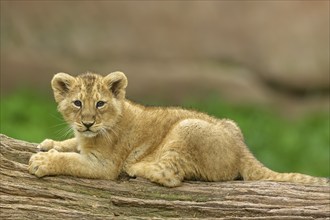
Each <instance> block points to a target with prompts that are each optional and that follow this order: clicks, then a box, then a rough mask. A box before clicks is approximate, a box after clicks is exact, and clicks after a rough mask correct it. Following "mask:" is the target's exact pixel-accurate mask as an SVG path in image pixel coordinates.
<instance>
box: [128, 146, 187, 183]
mask: <svg viewBox="0 0 330 220" xmlns="http://www.w3.org/2000/svg"><path fill="white" fill-rule="evenodd" d="M162 154H163V155H161V156H160V157H159V158H158V159H154V160H148V159H147V158H146V159H145V160H143V161H141V162H138V163H136V164H134V165H132V166H131V167H130V168H129V169H128V174H129V175H130V176H140V177H144V178H146V179H148V180H150V181H151V182H155V183H158V184H160V185H163V186H167V187H176V186H179V185H181V182H182V181H183V179H184V172H183V169H182V161H180V160H179V158H178V155H177V153H176V152H175V151H167V152H162Z"/></svg>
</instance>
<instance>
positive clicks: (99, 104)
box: [96, 101, 105, 108]
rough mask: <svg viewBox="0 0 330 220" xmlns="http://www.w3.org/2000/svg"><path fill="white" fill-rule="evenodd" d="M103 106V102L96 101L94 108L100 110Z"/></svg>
mask: <svg viewBox="0 0 330 220" xmlns="http://www.w3.org/2000/svg"><path fill="white" fill-rule="evenodd" d="M104 105H105V102H104V101H98V102H97V103H96V108H101V107H102V106H104Z"/></svg>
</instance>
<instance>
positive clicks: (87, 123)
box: [81, 121, 95, 129]
mask: <svg viewBox="0 0 330 220" xmlns="http://www.w3.org/2000/svg"><path fill="white" fill-rule="evenodd" d="M81 123H82V124H83V125H84V126H85V127H86V128H87V129H89V128H90V127H92V126H93V124H94V123H95V121H93V122H81Z"/></svg>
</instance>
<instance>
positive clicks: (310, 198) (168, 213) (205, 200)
mask: <svg viewBox="0 0 330 220" xmlns="http://www.w3.org/2000/svg"><path fill="white" fill-rule="evenodd" d="M0 138H1V144H0V145H1V146H0V179H1V184H0V218H1V219H60V218H62V219H69V218H86V219H113V218H115V217H118V218H120V219H127V218H135V219H136V218H138V219H150V218H152V217H154V218H168V217H172V218H183V217H185V218H206V217H208V218H220V219H281V220H283V219H330V187H329V186H307V185H297V184H291V183H277V182H266V181H263V182H262V181H260V182H243V181H232V182H185V183H184V184H183V185H182V186H181V187H177V188H172V189H169V188H165V187H162V186H158V185H156V184H153V183H150V182H149V181H146V180H144V179H142V178H136V179H130V178H125V177H124V178H121V179H119V180H118V181H108V180H94V179H83V178H74V177H69V176H56V177H45V178H42V179H38V178H37V177H35V176H33V175H30V174H29V173H28V172H27V163H28V160H29V158H30V156H31V155H32V154H33V153H35V152H36V151H37V148H36V144H33V143H27V142H24V141H20V140H16V139H12V138H9V137H7V136H5V135H2V134H0Z"/></svg>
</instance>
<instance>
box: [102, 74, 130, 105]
mask: <svg viewBox="0 0 330 220" xmlns="http://www.w3.org/2000/svg"><path fill="white" fill-rule="evenodd" d="M103 83H104V85H105V86H106V87H107V88H108V89H109V90H110V91H111V92H112V94H113V95H114V96H115V97H116V98H118V99H123V98H125V93H126V90H125V88H126V87H127V78H126V76H125V74H124V73H122V72H113V73H110V74H108V75H107V76H105V77H104V78H103Z"/></svg>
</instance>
